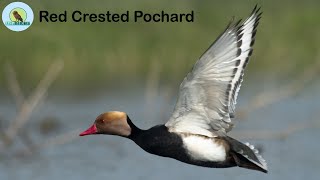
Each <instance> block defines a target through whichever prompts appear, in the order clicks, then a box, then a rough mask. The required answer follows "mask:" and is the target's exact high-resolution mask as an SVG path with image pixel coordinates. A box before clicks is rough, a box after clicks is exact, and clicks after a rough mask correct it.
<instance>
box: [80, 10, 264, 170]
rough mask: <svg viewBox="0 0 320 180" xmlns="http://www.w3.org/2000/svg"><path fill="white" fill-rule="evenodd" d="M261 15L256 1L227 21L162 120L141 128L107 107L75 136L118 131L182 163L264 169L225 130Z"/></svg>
mask: <svg viewBox="0 0 320 180" xmlns="http://www.w3.org/2000/svg"><path fill="white" fill-rule="evenodd" d="M261 14H262V13H261V12H260V8H257V6H256V7H255V8H254V9H253V11H252V13H251V15H250V17H249V18H247V19H246V20H245V21H244V22H241V20H240V21H238V22H236V23H232V22H231V23H229V25H228V26H227V28H226V29H225V31H224V32H223V33H222V34H221V35H220V36H219V37H218V38H217V39H216V40H215V42H214V43H213V44H212V45H211V46H210V47H209V49H208V50H207V51H206V52H205V53H204V54H203V55H202V56H201V57H200V59H199V60H198V61H197V62H196V64H195V65H194V67H193V69H192V71H191V72H190V73H189V74H188V75H187V76H186V77H185V78H184V80H183V82H182V83H181V85H180V90H179V97H178V100H177V103H176V106H175V108H174V111H173V114H172V116H171V118H170V119H169V121H168V122H167V123H166V124H164V125H158V126H154V127H152V128H150V129H148V130H142V129H139V128H138V127H136V126H135V125H134V124H133V123H132V121H131V120H130V118H129V116H128V115H127V114H126V113H124V112H118V111H112V112H107V113H103V114H101V115H99V116H98V117H97V118H96V120H95V122H94V124H93V125H92V126H91V127H90V128H89V129H88V130H86V131H84V132H82V133H81V134H80V136H85V135H93V134H109V135H118V136H122V137H126V138H128V139H131V140H133V141H134V142H135V143H136V144H137V145H139V146H140V147H141V148H142V149H144V150H145V151H147V152H149V153H151V154H155V155H159V156H164V157H170V158H174V159H177V160H179V161H182V162H185V163H188V164H193V165H197V166H203V167H212V168H227V167H234V166H239V167H243V168H247V169H253V170H258V171H262V172H265V173H266V172H267V164H266V162H265V160H264V159H263V158H262V157H261V156H260V155H259V154H258V151H257V150H256V149H255V148H254V147H253V146H252V145H250V144H244V143H241V142H239V141H237V140H235V139H233V138H231V137H229V136H228V135H227V133H228V132H229V131H230V130H231V129H232V127H233V123H232V122H231V119H232V118H234V113H235V105H236V99H237V95H238V91H239V89H240V85H241V82H242V77H243V72H244V69H245V67H246V65H247V64H248V61H249V57H250V56H251V54H252V46H253V44H254V40H255V35H256V32H257V26H258V24H259V20H260V18H261Z"/></svg>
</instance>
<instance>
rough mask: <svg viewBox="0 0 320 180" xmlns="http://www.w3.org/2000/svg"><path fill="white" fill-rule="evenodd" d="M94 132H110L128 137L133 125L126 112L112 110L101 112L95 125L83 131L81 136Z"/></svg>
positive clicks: (110, 133)
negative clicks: (129, 121) (129, 122)
mask: <svg viewBox="0 0 320 180" xmlns="http://www.w3.org/2000/svg"><path fill="white" fill-rule="evenodd" d="M93 134H109V135H118V136H124V137H128V136H129V135H130V134H131V127H130V125H129V124H128V116H127V114H126V113H124V112H119V111H110V112H106V113H103V114H100V115H99V116H98V117H97V118H96V120H95V122H94V123H93V125H92V126H91V127H90V128H89V129H87V130H85V131H84V132H82V133H81V134H80V136H86V135H93Z"/></svg>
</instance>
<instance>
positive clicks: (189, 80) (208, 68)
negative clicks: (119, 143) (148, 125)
mask: <svg viewBox="0 0 320 180" xmlns="http://www.w3.org/2000/svg"><path fill="white" fill-rule="evenodd" d="M259 10H260V8H259V9H257V6H256V7H255V8H254V9H253V11H252V13H251V15H250V17H249V18H247V19H246V20H245V21H244V22H243V23H241V20H240V21H238V22H237V23H234V24H233V23H230V24H229V25H228V26H227V28H226V30H225V31H224V32H223V33H222V34H221V35H220V36H219V37H218V38H217V40H216V41H215V42H214V43H213V44H212V45H211V46H210V47H209V49H208V50H207V51H206V52H205V53H204V54H203V55H202V56H201V57H200V59H199V60H198V61H197V62H196V64H195V65H194V67H193V69H192V71H191V72H190V73H189V74H188V75H187V76H186V77H185V78H184V80H183V82H182V83H181V85H180V91H179V97H178V100H177V103H176V106H175V109H174V112H173V114H172V117H171V118H170V120H169V121H168V122H167V123H166V126H167V127H168V128H169V130H171V131H177V132H185V133H193V134H201V135H205V136H216V135H225V134H226V133H227V132H228V131H230V130H231V128H232V122H231V118H233V117H234V111H235V105H236V99H237V95H238V91H239V89H240V86H241V82H242V77H243V72H244V69H245V67H246V65H247V64H248V61H249V57H250V56H251V54H252V46H253V44H254V39H255V35H256V32H257V29H256V28H257V26H258V24H259V19H260V18H261V14H262V13H260V12H259Z"/></svg>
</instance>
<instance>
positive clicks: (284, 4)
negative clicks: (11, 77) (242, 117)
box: [0, 0, 320, 92]
mask: <svg viewBox="0 0 320 180" xmlns="http://www.w3.org/2000/svg"><path fill="white" fill-rule="evenodd" d="M8 3H9V1H1V2H0V7H1V9H3V8H4V6H5V5H7V4H8ZM26 3H28V4H29V5H30V6H31V7H32V8H33V11H34V12H35V21H34V24H33V25H32V26H31V27H30V28H29V29H28V30H26V31H24V32H20V33H16V32H11V31H9V30H8V29H6V28H5V27H4V26H3V25H1V26H0V39H1V44H0V47H1V51H0V52H1V53H0V72H1V73H0V84H1V86H0V89H3V88H4V86H3V84H4V83H5V78H4V73H3V69H4V67H5V66H4V65H5V62H10V63H12V64H13V66H14V67H15V68H16V70H17V73H18V79H19V80H20V81H21V82H22V86H23V87H25V88H27V89H31V88H33V87H32V86H33V85H34V84H36V82H38V81H39V79H40V78H41V77H42V76H43V74H44V73H45V72H46V71H47V68H48V67H49V65H50V64H51V63H52V62H53V61H54V60H57V59H62V60H64V62H65V66H64V70H63V71H62V74H60V76H59V78H58V80H57V82H56V83H55V86H54V87H55V90H58V91H63V92H64V91H71V92H72V91H79V90H80V89H81V90H85V89H86V90H90V91H92V90H94V89H95V87H99V88H101V87H104V86H107V87H109V88H110V89H112V88H113V87H118V86H122V85H123V84H125V83H128V82H137V81H141V82H145V79H146V77H147V76H148V74H149V73H150V72H149V71H150V69H151V68H150V67H151V66H152V65H154V63H155V62H156V63H157V64H158V66H159V68H161V69H160V71H159V73H160V79H161V82H162V83H167V84H168V83H169V84H171V83H177V82H179V81H181V79H182V77H183V76H184V75H185V74H186V72H187V71H188V70H189V69H191V67H192V65H193V64H194V62H195V61H196V59H197V58H198V57H199V56H200V55H201V54H202V53H203V51H204V50H205V49H206V48H207V47H208V46H209V45H210V44H211V43H212V42H213V41H214V40H215V38H216V37H217V36H218V35H219V33H220V32H221V31H223V30H224V28H225V26H226V25H227V23H228V22H229V20H230V19H231V18H232V16H235V17H236V18H245V17H247V16H248V15H249V13H250V12H251V10H252V8H253V7H254V5H255V4H256V3H258V4H260V5H262V11H263V12H264V14H263V16H262V21H261V24H260V25H259V28H258V34H257V41H256V44H255V47H254V48H255V51H254V55H253V59H252V61H251V63H250V65H249V68H248V69H249V71H248V73H247V74H259V75H260V76H262V77H263V78H266V79H267V78H270V77H271V78H272V77H280V78H287V77H289V76H290V75H294V74H297V73H300V71H301V70H302V67H305V66H308V65H310V64H312V63H314V62H315V61H317V60H318V61H319V60H320V59H319V58H320V53H319V52H320V51H319V47H320V44H319V42H320V23H319V22H320V16H319V7H320V2H319V1H317V0H305V1H292V0H291V1H290V0H284V1H276V0H268V1H262V2H260V1H236V0H233V1H231V0H225V1H218V0H216V1H197V0H188V1H169V0H164V1H157V2H154V1H147V0H144V1H117V0H112V1H99V0H93V1H85V0H81V1H62V0H56V1H36V2H35V1H31V0H29V1H26ZM39 10H48V11H49V12H55V13H59V12H60V13H61V12H62V11H64V10H67V11H70V12H71V11H74V10H80V11H82V12H87V13H94V12H95V13H104V12H106V11H107V10H110V11H112V12H123V11H126V10H142V11H145V12H150V13H152V12H159V11H161V10H165V11H167V12H181V13H182V12H190V10H194V11H195V22H194V23H132V22H130V23H107V22H105V23H100V22H96V23H89V22H86V23H74V22H67V23H39V19H38V14H37V13H38V12H39ZM270 72H272V73H270ZM249 76H250V75H249ZM247 77H248V76H247ZM133 80H134V81H133ZM112 82H117V83H114V84H117V85H112V86H110V85H108V84H107V83H112Z"/></svg>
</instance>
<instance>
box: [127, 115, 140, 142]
mask: <svg viewBox="0 0 320 180" xmlns="http://www.w3.org/2000/svg"><path fill="white" fill-rule="evenodd" d="M127 122H128V124H129V126H130V127H131V134H130V135H129V136H128V137H127V138H129V139H131V140H133V141H135V139H136V137H137V136H138V135H139V134H141V133H142V132H143V131H144V130H142V129H140V128H138V127H137V126H136V125H134V124H133V123H132V121H131V119H130V118H129V116H127Z"/></svg>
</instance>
